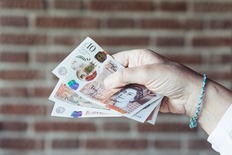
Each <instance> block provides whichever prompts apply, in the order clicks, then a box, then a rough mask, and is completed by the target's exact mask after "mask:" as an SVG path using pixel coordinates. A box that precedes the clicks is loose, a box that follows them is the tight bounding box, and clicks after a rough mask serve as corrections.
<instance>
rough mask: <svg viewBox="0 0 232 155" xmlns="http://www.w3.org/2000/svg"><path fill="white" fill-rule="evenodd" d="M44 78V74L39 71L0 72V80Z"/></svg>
mask: <svg viewBox="0 0 232 155" xmlns="http://www.w3.org/2000/svg"><path fill="white" fill-rule="evenodd" d="M44 78H45V75H44V73H43V72H41V71H39V70H32V69H31V70H29V69H28V70H0V79H4V80H36V79H44Z"/></svg>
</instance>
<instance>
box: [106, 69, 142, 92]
mask: <svg viewBox="0 0 232 155" xmlns="http://www.w3.org/2000/svg"><path fill="white" fill-rule="evenodd" d="M143 72H144V71H143V68H139V67H133V68H124V69H120V70H118V71H117V72H115V73H113V74H111V75H109V76H108V77H107V78H106V79H105V80H104V84H105V86H106V87H108V88H111V89H116V88H119V87H123V86H125V85H128V84H131V83H137V84H142V85H144V82H145V80H144V79H145V78H146V77H145V76H144V74H143Z"/></svg>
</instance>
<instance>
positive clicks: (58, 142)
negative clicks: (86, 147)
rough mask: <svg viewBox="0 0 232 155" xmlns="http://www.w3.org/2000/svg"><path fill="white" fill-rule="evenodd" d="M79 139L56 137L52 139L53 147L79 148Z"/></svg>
mask: <svg viewBox="0 0 232 155" xmlns="http://www.w3.org/2000/svg"><path fill="white" fill-rule="evenodd" d="M79 143H80V142H79V140H75V139H55V140H53V141H52V148H53V149H77V148H79Z"/></svg>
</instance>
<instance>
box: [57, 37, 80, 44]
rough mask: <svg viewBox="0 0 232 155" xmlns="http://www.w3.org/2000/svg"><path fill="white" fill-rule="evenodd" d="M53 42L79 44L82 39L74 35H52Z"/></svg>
mask: <svg viewBox="0 0 232 155" xmlns="http://www.w3.org/2000/svg"><path fill="white" fill-rule="evenodd" d="M52 41H53V44H58V45H77V44H78V43H80V42H81V41H80V40H79V39H78V38H75V37H72V36H54V37H52Z"/></svg>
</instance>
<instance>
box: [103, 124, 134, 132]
mask: <svg viewBox="0 0 232 155" xmlns="http://www.w3.org/2000/svg"><path fill="white" fill-rule="evenodd" d="M103 128H104V130H105V131H116V132H128V131H130V126H129V124H128V123H122V122H121V123H120V122H108V123H104V124H103Z"/></svg>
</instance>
